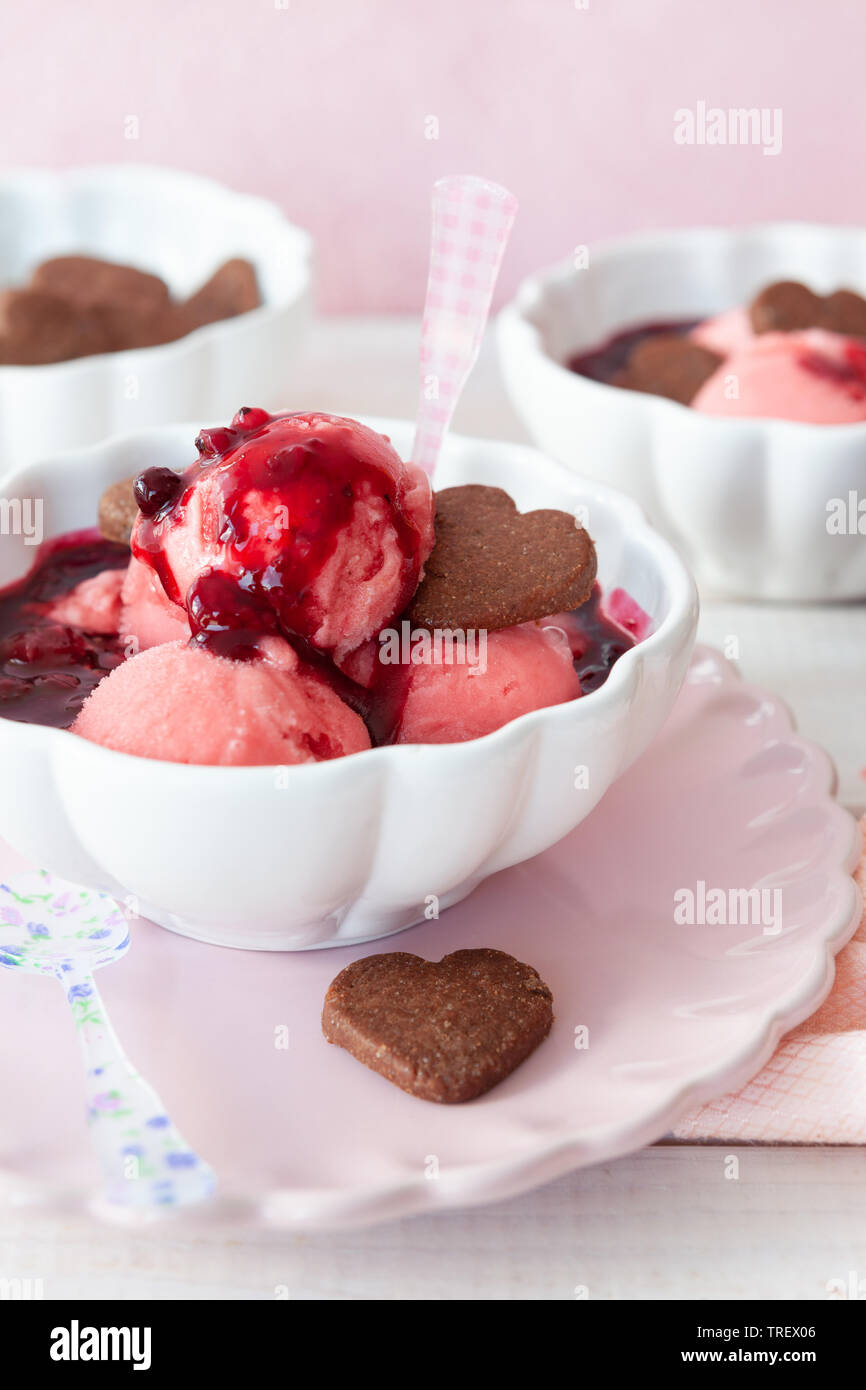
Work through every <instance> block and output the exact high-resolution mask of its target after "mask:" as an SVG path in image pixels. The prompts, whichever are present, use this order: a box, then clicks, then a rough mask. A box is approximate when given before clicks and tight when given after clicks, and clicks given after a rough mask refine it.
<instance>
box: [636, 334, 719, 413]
mask: <svg viewBox="0 0 866 1390" xmlns="http://www.w3.org/2000/svg"><path fill="white" fill-rule="evenodd" d="M721 362H722V359H721V357H719V356H718V355H717V354H716V353H715V352H710V350H709V348H705V347H701V346H700V345H699V344H698V343H693V342H691V341H690V339H688V338H686V337H684V336H683V335H682V334H681V333H657V334H654V335H653V336H652V337H650V338H644V340H643V342H641V343H638V344H637V346H636V347H634V348H632V350H631V352H630V353H629V356H628V361H627V362H626V365H625V366H624V367H623V369H622V371H621V372H620V373H619V374H618V375H617V376H616V377H615V378H614V385H615V386H625V387H627V388H628V390H629V391H645V392H647V393H648V394H649V395H652V396H666V397H667V399H668V400H671V401H679V403H680V405H690V404H691V402H692V401H693V400H694V398H695V396H696V395H697V394H698V391H699V390H700V388H701V387H702V386H703V384H704V382H705V381H706V380H707V377H710V376H712V374H713V372H714V371H715V370H716V368H717V367H718V366H720V365H721Z"/></svg>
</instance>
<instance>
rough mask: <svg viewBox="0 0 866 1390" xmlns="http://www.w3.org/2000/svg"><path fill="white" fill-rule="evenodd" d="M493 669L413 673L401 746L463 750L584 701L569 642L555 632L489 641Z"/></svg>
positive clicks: (429, 668)
mask: <svg viewBox="0 0 866 1390" xmlns="http://www.w3.org/2000/svg"><path fill="white" fill-rule="evenodd" d="M485 664H486V669H485V666H484V665H482V662H481V661H479V662H478V663H477V664H475V665H469V664H458V663H451V664H441V665H436V664H432V663H428V664H423V665H417V666H412V667H411V668H410V671H409V673H408V676H407V684H406V688H405V695H404V702H403V708H402V713H401V715H400V719H399V723H398V725H397V730H396V736H395V742H396V743H462V742H463V741H464V740H466V739H470V738H481V737H482V735H484V734H489V733H492V732H493V730H494V729H499V728H501V726H502V725H503V724H507V723H508V722H509V720H511V719H517V718H518V716H519V715H521V714H528V713H529V711H530V710H534V709H544V708H545V706H547V705H560V704H563V703H564V702H565V701H566V700H573V699H575V698H576V697H577V696H578V695H580V681H579V680H578V676H577V672H576V671H575V669H574V663H573V661H572V654H571V648H570V646H569V642H568V640H567V638H566V636H565V634H564V633H563V632H562V631H561V630H560V629H558V628H555V627H548V628H542V627H538V626H536V625H535V624H527V625H525V626H521V627H509V628H503V629H502V630H501V631H499V632H491V633H489V634H488V635H487V651H486V663H485Z"/></svg>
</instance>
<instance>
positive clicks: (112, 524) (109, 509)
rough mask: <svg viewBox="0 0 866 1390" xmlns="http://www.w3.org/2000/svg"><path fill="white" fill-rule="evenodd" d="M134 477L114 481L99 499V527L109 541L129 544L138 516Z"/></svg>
mask: <svg viewBox="0 0 866 1390" xmlns="http://www.w3.org/2000/svg"><path fill="white" fill-rule="evenodd" d="M133 482H134V479H133V478H126V479H124V481H123V482H120V483H112V484H111V487H107V488H106V489H105V491H104V493H103V494H102V496H101V497H100V499H99V514H98V516H99V529H100V531H101V532H102V534H103V536H104V537H105V539H106V540H107V541H119V542H120V544H121V545H129V537H130V534H131V532H132V528H133V525H134V524H135V520H136V518H137V516H138V503H137V502H136V500H135V493H134V492H133V490H132V485H133Z"/></svg>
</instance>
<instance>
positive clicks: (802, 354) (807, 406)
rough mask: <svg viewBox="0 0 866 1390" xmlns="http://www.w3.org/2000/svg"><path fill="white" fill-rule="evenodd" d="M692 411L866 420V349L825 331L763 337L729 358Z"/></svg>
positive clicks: (831, 421) (820, 421) (816, 421)
mask: <svg viewBox="0 0 866 1390" xmlns="http://www.w3.org/2000/svg"><path fill="white" fill-rule="evenodd" d="M692 409H693V410H700V411H703V412H704V414H706V415H727V416H766V417H769V418H772V419H778V420H800V421H804V422H806V423H809V424H813V425H844V424H855V423H856V422H857V421H860V420H866V344H864V343H862V342H860V341H859V340H858V339H855V338H844V337H842V336H841V335H840V334H838V333H828V332H825V331H824V330H823V329H820V328H810V329H806V330H805V331H803V332H792V333H762V334H760V335H758V336H756V337H755V338H754V339H753V340H752V341H751V342H750V343H748V344H747V345H746V346H744V347H742V348H741V349H739V350H738V351H735V352H733V353H732V354H731V356H730V357H728V358H726V359H725V361H724V362H723V363H722V365H721V366H720V367H718V368H717V370H716V371H715V372H714V373H713V374H712V376H710V377H709V378H708V380H707V381H705V382H704V384H703V386H702V387H701V388H700V390H699V391H698V393H697V395H696V396H695V398H694V400H693V401H692Z"/></svg>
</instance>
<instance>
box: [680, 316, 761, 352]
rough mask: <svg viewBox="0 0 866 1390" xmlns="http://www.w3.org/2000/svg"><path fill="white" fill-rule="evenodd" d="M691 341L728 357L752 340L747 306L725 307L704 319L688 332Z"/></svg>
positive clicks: (753, 331) (753, 336) (753, 337)
mask: <svg viewBox="0 0 866 1390" xmlns="http://www.w3.org/2000/svg"><path fill="white" fill-rule="evenodd" d="M689 337H690V338H691V340H692V342H693V343H697V344H698V346H699V347H704V348H707V349H709V351H710V352H716V353H718V355H719V357H728V356H729V355H730V354H731V353H732V352H739V351H740V349H741V348H744V347H748V346H749V344H750V343H752V342H754V339H755V330H754V329H753V328H752V320H751V318H750V316H749V311H748V309H747V308H743V307H740V306H738V307H737V308H736V309H725V311H724V312H723V313H721V314H716V315H715V316H714V317H713V318H711V319H704V321H703V323H699V324H698V325H697V326H696V327H695V328H693V329H692V331H691V332H690V333H689Z"/></svg>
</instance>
